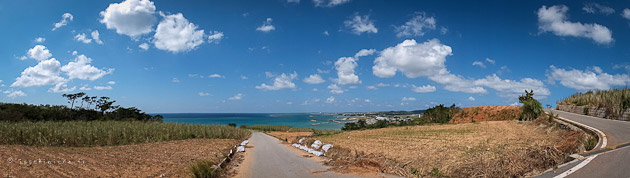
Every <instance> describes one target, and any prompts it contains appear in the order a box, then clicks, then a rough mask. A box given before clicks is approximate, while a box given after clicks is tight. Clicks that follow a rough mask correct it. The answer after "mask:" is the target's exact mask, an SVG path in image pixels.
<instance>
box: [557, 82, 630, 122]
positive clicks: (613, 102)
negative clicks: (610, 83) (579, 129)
mask: <svg viewBox="0 0 630 178" xmlns="http://www.w3.org/2000/svg"><path fill="white" fill-rule="evenodd" d="M559 104H560V105H575V106H591V107H597V108H605V109H606V112H607V113H608V114H609V116H610V117H620V116H621V114H623V112H624V111H625V110H627V109H628V108H630V89H628V87H625V88H622V89H612V90H596V91H587V92H585V93H582V92H579V93H576V94H573V95H571V96H569V97H567V98H565V99H564V100H562V101H560V102H559Z"/></svg>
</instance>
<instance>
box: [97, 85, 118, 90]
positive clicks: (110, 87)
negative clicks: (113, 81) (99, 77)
mask: <svg viewBox="0 0 630 178" xmlns="http://www.w3.org/2000/svg"><path fill="white" fill-rule="evenodd" d="M94 89H95V90H112V89H113V88H112V86H94Z"/></svg>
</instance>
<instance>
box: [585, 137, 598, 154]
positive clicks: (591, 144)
mask: <svg viewBox="0 0 630 178" xmlns="http://www.w3.org/2000/svg"><path fill="white" fill-rule="evenodd" d="M595 146H597V140H596V139H595V138H593V137H589V138H588V139H586V143H584V149H586V150H587V151H588V150H592V149H593V148H595Z"/></svg>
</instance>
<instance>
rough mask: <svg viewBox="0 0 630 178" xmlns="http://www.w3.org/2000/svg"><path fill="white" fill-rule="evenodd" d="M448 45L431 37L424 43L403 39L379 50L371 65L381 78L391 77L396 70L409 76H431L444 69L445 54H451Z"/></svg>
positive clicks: (375, 73)
mask: <svg viewBox="0 0 630 178" xmlns="http://www.w3.org/2000/svg"><path fill="white" fill-rule="evenodd" d="M452 52H453V51H452V49H451V47H450V46H446V45H443V44H441V43H440V41H439V40H437V39H432V40H429V41H427V42H424V43H416V40H413V39H412V40H405V41H403V42H402V43H400V44H398V45H396V46H394V47H389V48H386V49H385V50H383V51H381V53H380V55H379V57H377V58H376V60H375V61H374V64H375V65H374V66H373V67H372V70H373V73H374V75H376V76H378V77H381V78H388V77H393V76H394V75H396V72H397V71H400V72H402V73H403V74H405V75H406V76H407V77H409V78H416V77H421V76H431V75H434V74H436V73H438V72H439V71H440V70H442V69H444V68H445V66H444V62H445V61H446V56H450V55H452V54H453V53H452Z"/></svg>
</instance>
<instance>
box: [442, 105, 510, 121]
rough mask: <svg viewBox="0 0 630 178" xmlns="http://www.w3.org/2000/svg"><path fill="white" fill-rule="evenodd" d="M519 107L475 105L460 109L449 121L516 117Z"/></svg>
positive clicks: (496, 119)
mask: <svg viewBox="0 0 630 178" xmlns="http://www.w3.org/2000/svg"><path fill="white" fill-rule="evenodd" d="M520 114H521V108H520V107H516V106H476V107H467V108H464V109H462V111H460V112H459V113H457V114H455V116H453V119H451V121H450V123H455V124H459V123H471V122H483V121H504V120H514V119H517V118H518V116H519V115H520Z"/></svg>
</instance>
